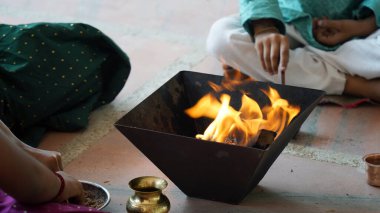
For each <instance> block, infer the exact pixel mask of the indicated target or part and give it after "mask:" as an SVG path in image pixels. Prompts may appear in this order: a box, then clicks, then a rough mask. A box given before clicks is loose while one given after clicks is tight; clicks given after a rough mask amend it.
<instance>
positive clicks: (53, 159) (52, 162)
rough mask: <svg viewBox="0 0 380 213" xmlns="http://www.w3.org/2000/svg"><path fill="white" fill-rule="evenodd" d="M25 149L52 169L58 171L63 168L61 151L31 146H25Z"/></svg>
mask: <svg viewBox="0 0 380 213" xmlns="http://www.w3.org/2000/svg"><path fill="white" fill-rule="evenodd" d="M24 149H25V150H26V151H27V152H28V153H29V154H30V155H31V156H33V157H34V158H35V159H37V160H38V161H40V162H41V163H42V164H44V165H45V166H47V167H48V168H49V169H50V170H51V171H53V172H57V171H62V170H63V165H62V158H61V153H59V152H56V151H48V150H42V149H37V148H33V147H31V146H24Z"/></svg>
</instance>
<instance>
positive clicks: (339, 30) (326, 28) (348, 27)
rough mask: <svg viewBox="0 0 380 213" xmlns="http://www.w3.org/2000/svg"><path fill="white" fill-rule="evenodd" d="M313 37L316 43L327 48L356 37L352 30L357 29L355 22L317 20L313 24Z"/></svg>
mask: <svg viewBox="0 0 380 213" xmlns="http://www.w3.org/2000/svg"><path fill="white" fill-rule="evenodd" d="M313 24H314V26H313V33H314V37H315V38H316V40H317V41H318V42H320V43H321V44H324V45H327V46H335V45H338V44H341V43H344V42H345V41H348V40H350V39H351V38H353V37H354V36H356V32H355V31H354V29H356V28H357V27H358V21H355V20H348V19H344V20H328V19H319V20H315V21H314V22H313Z"/></svg>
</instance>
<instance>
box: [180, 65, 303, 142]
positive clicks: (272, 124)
mask: <svg viewBox="0 0 380 213" xmlns="http://www.w3.org/2000/svg"><path fill="white" fill-rule="evenodd" d="M238 73H239V72H238ZM225 76H226V77H228V78H225V79H224V80H223V82H222V84H221V85H220V86H219V85H216V84H214V83H210V86H211V87H212V88H213V90H214V91H215V92H214V93H209V94H207V95H205V96H203V97H202V98H201V99H200V100H198V102H197V103H196V104H195V105H194V106H192V107H191V108H189V109H186V110H185V112H186V113H187V114H188V115H189V116H190V117H192V118H201V117H207V118H210V119H213V121H212V122H211V124H210V125H209V126H208V127H207V128H206V130H205V132H204V133H203V134H197V135H196V138H198V139H202V140H208V141H215V142H219V143H232V144H238V145H241V146H251V145H253V144H254V143H255V142H256V140H257V138H258V136H259V134H260V132H261V130H269V131H273V132H276V133H277V136H278V135H280V134H281V132H282V131H283V130H284V128H285V127H286V126H287V125H289V123H290V122H291V121H292V119H293V118H294V117H295V116H296V115H297V114H298V113H299V112H300V107H299V106H293V105H291V104H289V102H288V101H287V100H285V99H282V98H281V96H280V95H279V93H278V92H277V91H276V90H275V89H273V88H272V87H269V89H268V90H267V91H266V90H262V92H263V93H264V94H265V95H266V96H267V97H268V98H269V100H270V103H271V104H270V105H268V106H264V107H263V108H262V109H261V108H260V106H259V104H258V103H257V102H256V101H255V100H253V99H252V98H250V97H249V96H248V95H247V94H245V93H244V92H243V94H242V96H241V103H242V104H241V106H240V109H239V110H235V109H234V108H233V107H232V106H230V100H231V97H230V96H229V95H228V94H226V93H221V91H223V90H224V89H227V90H235V89H236V87H237V86H238V85H241V84H242V83H246V82H247V81H252V80H253V79H244V78H242V77H241V76H236V75H235V76H233V77H232V78H231V77H230V76H228V75H225ZM229 78H231V79H229ZM238 82H240V83H238ZM215 93H221V94H220V96H219V98H218V97H217V96H216V95H215Z"/></svg>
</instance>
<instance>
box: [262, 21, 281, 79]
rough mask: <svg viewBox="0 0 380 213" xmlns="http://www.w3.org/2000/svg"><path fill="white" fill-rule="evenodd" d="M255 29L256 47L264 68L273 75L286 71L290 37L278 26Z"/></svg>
mask: <svg viewBox="0 0 380 213" xmlns="http://www.w3.org/2000/svg"><path fill="white" fill-rule="evenodd" d="M271 29H273V30H270V28H268V30H265V28H264V29H257V28H256V29H255V32H256V33H255V48H256V51H257V53H258V55H259V57H260V61H261V65H262V67H263V69H264V70H265V71H267V72H269V73H270V74H271V75H274V74H277V73H278V72H285V70H286V67H287V65H288V61H289V41H288V38H287V37H286V36H284V35H282V34H280V33H279V32H278V31H277V29H276V28H274V27H272V28H271Z"/></svg>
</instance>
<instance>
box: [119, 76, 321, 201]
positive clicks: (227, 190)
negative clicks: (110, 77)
mask: <svg viewBox="0 0 380 213" xmlns="http://www.w3.org/2000/svg"><path fill="white" fill-rule="evenodd" d="M222 79H223V77H222V76H216V75H209V74H202V73H196V72H191V71H181V72H179V73H178V74H177V75H176V76H174V77H173V78H171V79H170V80H169V81H168V82H166V83H165V84H164V85H163V86H161V87H160V88H159V89H158V90H156V91H155V92H154V93H153V94H151V95H150V96H149V97H148V98H146V99H145V100H144V101H142V102H141V103H140V104H139V105H137V106H136V107H135V108H134V109H132V110H131V111H130V112H128V113H127V114H126V115H125V116H124V117H123V118H121V119H120V120H119V121H117V122H116V124H115V126H116V128H117V129H118V130H119V131H120V132H121V133H123V134H124V135H125V136H126V137H127V138H128V139H129V140H130V141H131V142H132V143H133V144H134V145H135V146H136V147H137V148H138V149H139V150H140V151H141V152H142V153H143V154H144V155H145V156H146V157H147V158H148V159H149V160H151V161H152V162H153V163H154V164H155V165H156V166H157V167H158V168H159V169H160V170H161V171H162V172H163V173H164V174H165V175H166V176H167V177H168V178H170V180H171V181H173V183H174V184H176V185H177V187H178V188H179V189H180V190H181V191H182V192H184V193H185V194H186V195H187V196H190V197H197V198H203V199H208V200H216V201H221V202H227V203H234V204H236V203H239V202H240V201H241V200H242V199H243V198H244V197H245V196H246V195H247V193H249V192H250V191H251V190H252V189H253V188H254V187H255V186H256V185H257V184H258V183H259V182H260V180H261V179H262V178H263V177H264V175H265V174H266V172H267V171H268V169H269V167H270V166H271V165H272V163H273V162H274V161H275V160H276V158H277V157H278V155H279V154H280V153H281V152H282V150H283V149H284V148H285V146H286V145H287V144H288V142H289V141H290V140H291V139H292V138H293V137H294V136H295V134H296V133H297V131H298V130H299V129H300V127H301V125H302V123H303V122H304V121H305V119H306V118H307V116H309V114H310V113H311V111H312V110H313V109H314V107H315V106H316V105H317V104H318V103H319V101H320V99H321V98H322V97H323V95H324V92H322V91H319V90H312V89H305V88H299V87H291V86H283V85H277V84H271V83H263V82H252V83H249V84H247V85H244V86H242V89H244V90H245V91H248V92H249V96H250V97H252V98H253V99H254V100H256V101H257V102H258V104H259V105H260V106H264V105H266V104H269V100H268V98H267V97H266V96H265V95H264V94H263V93H262V91H260V89H267V88H268V86H269V85H270V86H271V87H273V88H275V89H276V90H278V92H279V93H280V95H281V97H282V98H284V99H287V100H288V101H289V102H290V103H291V104H293V105H299V106H300V107H301V111H300V113H299V114H298V115H297V116H296V117H295V118H294V119H293V120H292V122H291V123H290V124H289V126H288V127H286V128H285V129H284V131H283V132H282V133H281V134H280V135H279V136H278V137H277V139H276V140H275V141H274V142H273V143H272V144H271V145H270V146H269V147H268V148H267V149H265V150H263V149H258V148H252V147H242V146H236V145H229V144H221V143H216V142H210V141H204V140H199V139H196V138H195V135H196V134H197V133H203V132H204V130H205V129H206V127H207V126H208V125H209V124H210V122H211V120H210V119H203V118H202V119H196V120H194V119H193V118H190V117H189V116H187V115H186V114H185V113H184V110H185V109H187V108H189V107H191V106H193V105H194V104H195V103H196V102H197V101H198V100H199V99H200V98H201V97H202V96H203V95H205V94H207V93H208V92H210V91H211V88H210V87H209V85H208V82H209V81H211V82H214V83H216V84H220V82H221V81H222ZM227 93H229V94H230V95H231V97H232V99H231V105H232V106H234V107H235V108H238V107H239V106H240V100H238V99H240V97H241V95H240V93H239V94H238V92H227ZM235 93H236V94H235ZM234 97H236V98H234ZM235 99H236V100H235Z"/></svg>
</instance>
